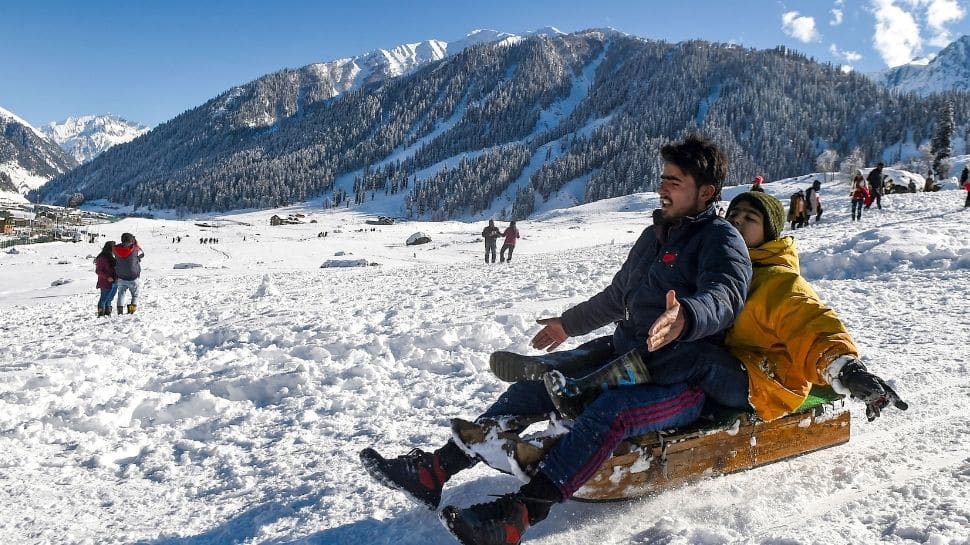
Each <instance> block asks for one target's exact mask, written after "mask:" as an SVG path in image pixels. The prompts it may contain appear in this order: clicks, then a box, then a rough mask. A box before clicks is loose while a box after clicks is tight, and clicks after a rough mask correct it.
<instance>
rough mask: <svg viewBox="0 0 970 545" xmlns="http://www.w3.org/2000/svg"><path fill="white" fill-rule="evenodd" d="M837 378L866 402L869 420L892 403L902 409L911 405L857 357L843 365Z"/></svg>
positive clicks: (843, 385)
mask: <svg viewBox="0 0 970 545" xmlns="http://www.w3.org/2000/svg"><path fill="white" fill-rule="evenodd" d="M836 380H837V381H838V382H839V383H841V385H842V387H844V388H845V389H846V390H848V391H849V393H850V394H852V397H854V398H856V399H859V400H861V401H862V402H863V403H865V404H866V418H868V419H869V422H872V421H873V420H875V419H876V417H878V416H879V414H880V412H881V411H882V410H883V409H885V408H886V407H888V406H889V404H890V403H892V404H893V406H895V407H896V408H897V409H899V410H901V411H905V410H906V409H908V408H909V405H907V404H906V402H905V401H903V400H902V399H900V398H899V394H897V393H896V391H895V390H893V389H892V388H891V387H890V386H889V385H888V384H886V381H884V380H883V379H881V378H879V377H877V376H876V375H873V374H872V373H870V372H869V371H866V367H865V366H864V365H862V362H860V361H859V360H857V359H855V358H852V359H850V360H849V361H847V362H846V363H845V365H843V366H842V370H841V371H840V372H839V375H838V377H836ZM836 390H838V388H836Z"/></svg>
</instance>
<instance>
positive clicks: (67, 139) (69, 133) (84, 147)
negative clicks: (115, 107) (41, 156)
mask: <svg viewBox="0 0 970 545" xmlns="http://www.w3.org/2000/svg"><path fill="white" fill-rule="evenodd" d="M41 130H42V131H43V132H44V134H45V135H46V136H45V137H46V138H50V139H51V140H53V141H54V142H55V143H56V144H57V145H58V146H60V147H61V149H63V150H64V151H65V152H67V153H68V154H69V155H70V156H71V157H73V158H74V159H75V160H76V161H77V162H78V163H86V162H88V161H90V160H91V159H93V158H95V157H97V156H98V155H100V154H101V153H103V152H104V151H105V150H107V149H108V148H110V147H112V146H116V145H118V144H123V143H125V142H129V141H131V140H134V139H135V138H137V137H138V136H141V135H142V134H144V133H146V132H148V127H145V126H144V125H141V124H139V123H133V122H131V121H128V120H127V119H124V118H122V117H119V116H116V115H112V114H110V113H109V114H103V115H82V116H78V117H74V116H71V117H68V118H67V119H65V120H64V121H61V122H54V121H52V122H50V123H48V124H46V125H44V126H43V127H42V128H41Z"/></svg>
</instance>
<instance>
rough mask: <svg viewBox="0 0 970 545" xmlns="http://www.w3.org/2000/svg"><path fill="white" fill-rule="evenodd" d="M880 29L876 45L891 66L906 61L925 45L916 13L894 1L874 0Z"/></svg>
mask: <svg viewBox="0 0 970 545" xmlns="http://www.w3.org/2000/svg"><path fill="white" fill-rule="evenodd" d="M872 7H873V12H874V13H875V16H876V29H875V34H874V35H873V37H872V45H873V47H874V48H875V50H876V51H877V52H878V53H879V56H880V57H882V60H883V61H884V62H885V63H886V64H887V65H888V66H891V67H892V66H899V65H901V64H906V63H908V62H909V61H911V60H912V59H913V58H914V57H916V56H917V55H918V54H919V52H920V51H921V50H922V48H923V40H922V38H920V32H919V25H918V24H917V23H916V18H915V17H914V16H913V14H912V13H910V12H908V11H906V10H904V9H902V8H900V7H899V6H897V5H896V4H895V3H894V0H873V1H872Z"/></svg>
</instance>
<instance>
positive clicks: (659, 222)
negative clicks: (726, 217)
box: [653, 203, 717, 242]
mask: <svg viewBox="0 0 970 545" xmlns="http://www.w3.org/2000/svg"><path fill="white" fill-rule="evenodd" d="M712 217H715V218H716V217H717V207H716V206H714V203H711V204H709V205H708V206H707V208H705V209H704V210H702V211H701V212H700V213H699V214H697V215H696V216H684V217H681V218H677V219H675V220H673V221H667V220H665V219H663V215H662V212H661V210H660V209H659V208H657V209H656V210H654V211H653V225H654V227H656V229H657V238H658V239H659V240H660V242H666V241H667V236H668V235H669V234H670V230H671V229H673V228H674V227H680V226H689V225H693V224H696V223H698V222H701V221H707V220H709V219H711V218H712Z"/></svg>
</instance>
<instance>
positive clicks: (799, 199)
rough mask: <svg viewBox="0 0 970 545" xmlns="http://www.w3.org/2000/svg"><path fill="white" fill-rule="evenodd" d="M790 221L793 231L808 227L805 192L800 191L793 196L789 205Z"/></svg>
mask: <svg viewBox="0 0 970 545" xmlns="http://www.w3.org/2000/svg"><path fill="white" fill-rule="evenodd" d="M788 221H790V222H791V228H792V229H798V228H799V227H804V226H806V225H808V209H807V207H806V205H805V192H804V191H802V190H801V189H799V190H798V191H796V192H795V193H793V194H792V196H791V200H790V201H789V203H788Z"/></svg>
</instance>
